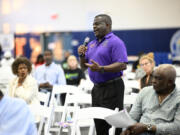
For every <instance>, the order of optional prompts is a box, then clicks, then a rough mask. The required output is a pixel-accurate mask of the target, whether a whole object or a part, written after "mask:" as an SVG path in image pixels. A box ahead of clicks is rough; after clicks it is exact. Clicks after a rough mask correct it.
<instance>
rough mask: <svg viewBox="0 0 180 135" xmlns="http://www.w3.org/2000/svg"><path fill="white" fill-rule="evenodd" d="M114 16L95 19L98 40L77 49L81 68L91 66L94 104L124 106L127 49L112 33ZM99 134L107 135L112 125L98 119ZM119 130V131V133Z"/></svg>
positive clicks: (103, 15) (99, 16)
mask: <svg viewBox="0 0 180 135" xmlns="http://www.w3.org/2000/svg"><path fill="white" fill-rule="evenodd" d="M111 25H112V21H111V17H110V16H108V15H106V14H100V15H97V16H96V17H95V18H94V22H93V29H94V34H95V36H96V40H93V41H91V42H90V43H89V44H88V45H87V47H86V46H85V45H81V46H79V48H78V54H79V56H80V62H81V63H80V64H81V68H82V69H87V68H88V73H89V76H90V79H91V81H92V82H93V83H94V87H93V89H92V106H94V107H106V108H110V109H115V108H116V107H118V108H119V109H120V110H121V109H123V99H124V82H123V80H122V78H121V76H122V74H123V73H122V72H123V70H125V69H126V63H127V61H128V60H127V52H126V47H125V44H124V42H123V41H122V40H121V39H119V38H118V37H117V36H116V35H114V34H113V33H112V30H111ZM95 126H96V132H97V135H108V134H109V133H108V131H109V128H110V127H111V126H110V125H109V124H108V123H107V122H106V121H103V120H99V119H95ZM119 134H120V130H116V135H119Z"/></svg>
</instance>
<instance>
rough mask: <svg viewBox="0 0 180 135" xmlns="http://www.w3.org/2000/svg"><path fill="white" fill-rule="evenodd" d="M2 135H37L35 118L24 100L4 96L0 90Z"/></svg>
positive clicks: (0, 131) (0, 127) (0, 128)
mask: <svg viewBox="0 0 180 135" xmlns="http://www.w3.org/2000/svg"><path fill="white" fill-rule="evenodd" d="M0 135H37V129H36V125H35V123H34V118H33V116H32V114H31V112H30V110H29V107H28V106H27V104H26V103H25V102H24V101H23V100H22V99H17V98H10V97H7V96H4V95H3V93H2V92H1V90H0Z"/></svg>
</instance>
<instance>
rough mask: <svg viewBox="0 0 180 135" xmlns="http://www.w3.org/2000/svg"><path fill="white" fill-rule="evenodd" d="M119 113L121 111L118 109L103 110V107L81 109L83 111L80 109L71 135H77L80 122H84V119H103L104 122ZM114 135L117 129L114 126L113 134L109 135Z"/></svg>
mask: <svg viewBox="0 0 180 135" xmlns="http://www.w3.org/2000/svg"><path fill="white" fill-rule="evenodd" d="M118 111H119V109H118V108H116V109H115V110H111V109H108V108H103V107H88V108H81V109H80V108H79V109H78V110H77V112H76V115H75V118H74V122H73V127H72V132H71V135H75V134H76V129H77V126H78V121H79V120H84V119H103V120H104V119H105V117H107V116H109V115H112V114H115V113H117V112H118ZM92 133H93V132H92ZM114 134H115V127H113V126H112V128H111V132H110V134H109V135H114Z"/></svg>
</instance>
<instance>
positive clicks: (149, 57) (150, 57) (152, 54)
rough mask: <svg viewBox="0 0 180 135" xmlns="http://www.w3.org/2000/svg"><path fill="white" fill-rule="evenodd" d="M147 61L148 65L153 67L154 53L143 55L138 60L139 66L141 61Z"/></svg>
mask: <svg viewBox="0 0 180 135" xmlns="http://www.w3.org/2000/svg"><path fill="white" fill-rule="evenodd" d="M144 59H147V60H148V61H149V62H150V63H152V64H153V65H154V66H155V61H154V53H152V52H150V53H148V54H145V55H143V56H142V57H141V58H140V60H139V64H140V63H141V61H142V60H144Z"/></svg>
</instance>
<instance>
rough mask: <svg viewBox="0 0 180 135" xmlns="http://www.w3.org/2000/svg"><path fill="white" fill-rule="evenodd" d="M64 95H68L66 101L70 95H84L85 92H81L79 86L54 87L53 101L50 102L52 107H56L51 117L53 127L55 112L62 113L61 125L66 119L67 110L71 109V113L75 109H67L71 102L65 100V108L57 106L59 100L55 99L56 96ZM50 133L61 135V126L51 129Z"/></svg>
mask: <svg viewBox="0 0 180 135" xmlns="http://www.w3.org/2000/svg"><path fill="white" fill-rule="evenodd" d="M64 93H66V94H67V95H66V99H67V97H68V95H70V94H79V93H84V92H83V91H81V90H79V88H78V87H77V86H73V85H55V86H53V90H52V96H51V101H50V106H54V109H53V112H52V113H51V114H52V115H51V117H50V121H51V125H53V123H54V122H53V121H54V120H53V118H54V114H55V112H59V113H62V116H61V120H60V123H64V122H65V119H66V115H67V109H69V110H70V111H71V112H73V111H74V107H67V106H68V104H69V103H70V102H67V100H65V104H64V106H62V105H58V104H56V103H57V102H56V100H57V99H56V98H55V95H60V94H64ZM68 99H69V98H68ZM58 100H59V99H58ZM71 103H74V101H73V100H72V102H71ZM55 125H57V124H55ZM49 131H52V132H59V134H60V131H61V126H60V125H59V124H58V127H55V128H53V127H51V128H50V129H49Z"/></svg>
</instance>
